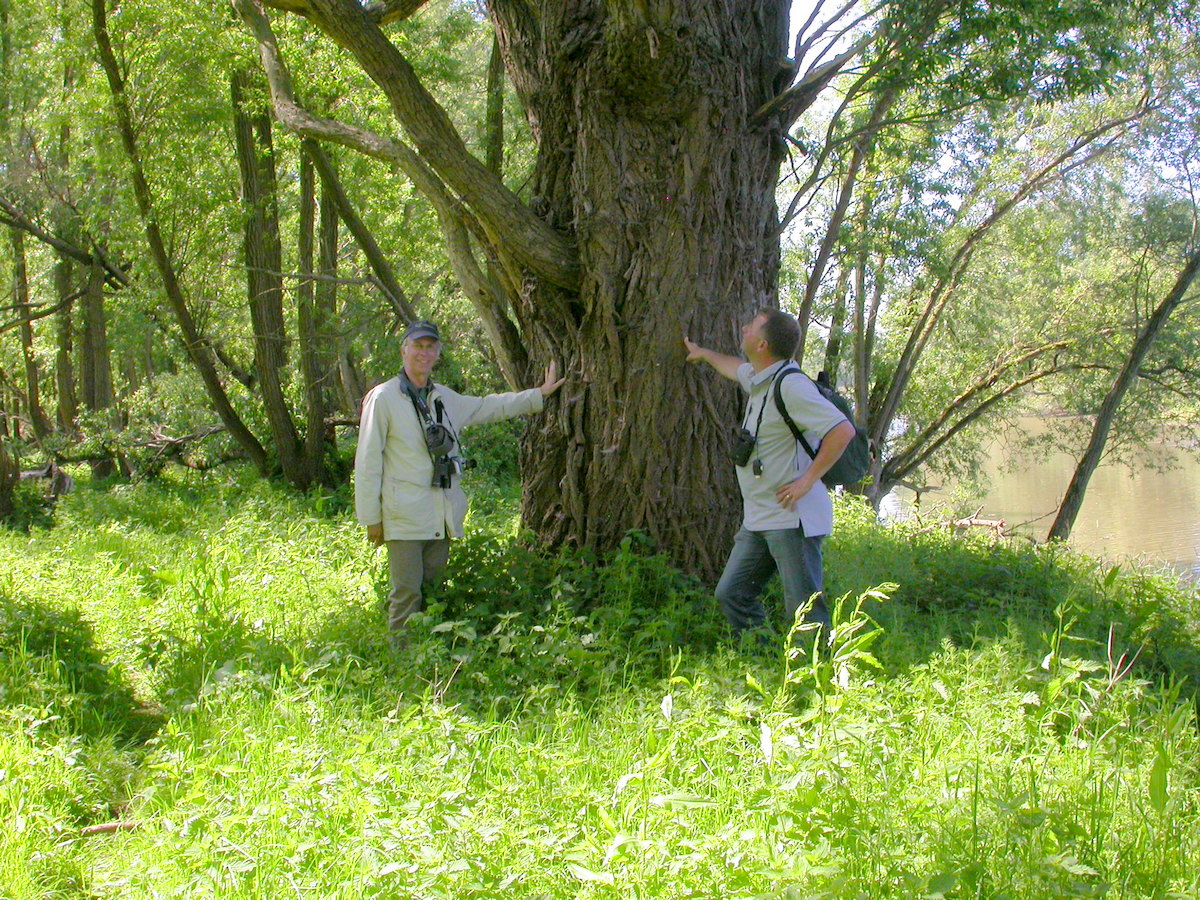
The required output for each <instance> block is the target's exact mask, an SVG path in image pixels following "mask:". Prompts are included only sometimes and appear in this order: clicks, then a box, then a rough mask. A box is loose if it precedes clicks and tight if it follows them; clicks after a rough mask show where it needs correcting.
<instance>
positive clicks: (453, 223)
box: [235, 0, 525, 384]
mask: <svg viewBox="0 0 1200 900" xmlns="http://www.w3.org/2000/svg"><path fill="white" fill-rule="evenodd" d="M235 2H236V3H237V6H238V10H239V11H240V12H241V13H242V15H243V17H245V18H246V21H247V23H248V24H249V25H250V26H251V28H252V30H253V31H254V34H255V36H256V37H257V38H258V40H259V50H260V53H261V56H262V61H263V68H264V70H265V71H266V74H267V82H268V84H269V85H270V88H271V98H272V101H273V103H274V105H275V114H276V116H277V117H278V118H279V121H280V122H281V123H282V124H283V125H284V126H285V127H287V128H290V129H291V130H293V131H295V132H296V133H297V134H300V135H302V136H304V137H306V138H322V139H325V140H330V141H333V142H335V143H338V144H342V145H343V146H346V147H350V148H352V149H355V150H358V151H359V152H362V153H366V154H367V155H370V156H373V157H375V158H377V159H383V160H386V161H388V162H392V163H395V164H396V165H397V166H398V167H399V168H400V170H401V171H402V172H403V173H404V174H405V175H406V176H407V177H408V179H409V180H410V181H412V183H413V184H414V185H415V186H416V188H417V190H418V191H420V192H421V193H422V194H423V195H424V196H425V197H426V198H427V199H428V200H429V202H430V203H431V204H432V206H433V208H434V211H435V212H436V213H437V216H438V222H439V224H440V226H441V230H442V234H443V236H444V237H445V240H446V251H447V255H448V256H449V259H450V265H451V267H452V268H453V269H454V274H455V277H456V278H457V279H458V282H459V284H460V285H461V286H462V289H463V291H464V292H465V293H466V295H467V297H468V298H469V299H470V300H471V302H472V303H473V304H475V307H476V309H477V310H478V312H479V314H480V317H481V318H482V319H483V322H484V326H485V328H486V329H487V331H488V334H489V337H490V338H491V340H492V343H493V347H494V348H495V350H496V355H497V359H498V362H499V363H500V368H501V371H502V372H503V373H504V376H505V380H506V381H508V382H509V383H510V384H517V383H518V382H519V381H520V379H521V378H522V376H523V373H524V369H525V354H524V348H523V345H522V344H521V341H520V339H519V336H518V335H517V332H516V328H515V327H514V326H513V325H512V322H511V321H510V320H509V319H508V317H507V316H506V315H505V314H504V302H503V297H501V296H499V295H498V293H497V291H496V289H495V286H494V285H493V283H492V282H491V281H490V280H489V279H488V278H487V277H486V276H485V275H484V273H483V271H482V269H481V268H480V266H479V263H478V261H477V260H476V259H475V255H474V252H473V251H472V249H471V241H470V230H471V227H472V226H475V227H478V225H477V224H476V223H475V222H474V221H473V217H472V216H471V215H470V214H469V213H468V211H467V210H466V209H465V208H464V207H463V206H462V204H461V203H459V202H458V201H457V200H456V199H455V198H454V197H453V196H452V195H451V194H450V192H449V190H448V189H447V188H446V186H445V185H444V184H443V183H442V181H441V179H440V178H438V176H437V175H436V174H435V173H434V172H433V171H432V170H431V169H430V168H429V167H428V166H427V165H426V164H425V161H424V160H423V159H422V158H421V156H420V155H419V154H418V153H416V152H415V151H414V150H412V148H410V147H408V146H407V145H406V144H404V143H403V142H402V141H397V140H393V139H391V138H385V137H382V136H380V135H377V134H375V133H373V132H370V131H366V130H364V129H360V128H355V127H353V126H349V125H346V124H344V123H342V122H337V121H335V120H332V119H324V118H319V117H317V116H314V115H313V114H312V113H310V112H309V111H308V110H306V109H304V107H302V106H301V105H300V104H299V103H298V102H297V101H296V98H295V94H294V91H293V88H292V81H291V75H290V73H289V72H288V69H287V66H286V64H285V63H284V61H283V57H282V56H281V54H280V53H279V47H278V44H277V43H276V41H275V35H274V32H273V31H272V30H271V27H270V23H269V22H267V20H266V16H265V15H264V14H263V13H262V10H261V9H260V8H258V6H257V5H256V4H255V3H253V2H252V0H235ZM315 161H316V160H315V159H314V162H315ZM318 171H320V167H319V166H318ZM347 225H349V223H347Z"/></svg>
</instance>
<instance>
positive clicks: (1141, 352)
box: [1047, 251, 1200, 541]
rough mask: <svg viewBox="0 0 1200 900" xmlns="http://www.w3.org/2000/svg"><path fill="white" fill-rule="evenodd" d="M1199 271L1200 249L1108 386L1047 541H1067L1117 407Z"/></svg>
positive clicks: (1105, 441)
mask: <svg viewBox="0 0 1200 900" xmlns="http://www.w3.org/2000/svg"><path fill="white" fill-rule="evenodd" d="M1198 270H1200V251H1197V252H1195V253H1193V254H1192V256H1191V258H1190V259H1189V260H1188V261H1187V263H1186V264H1185V265H1184V267H1183V270H1182V271H1181V272H1180V273H1179V277H1178V278H1176V280H1175V285H1174V287H1173V288H1171V291H1170V292H1169V293H1168V294H1167V296H1166V297H1164V298H1163V299H1162V302H1161V303H1159V304H1158V307H1157V308H1156V309H1155V310H1154V314H1153V315H1151V316H1150V318H1149V319H1147V320H1146V322H1145V324H1144V325H1143V326H1142V330H1141V332H1140V333H1139V334H1138V336H1137V340H1135V341H1134V342H1133V347H1132V348H1131V349H1130V351H1129V358H1128V359H1127V360H1126V361H1125V365H1124V366H1123V367H1122V369H1121V371H1120V372H1119V373H1117V377H1116V379H1115V380H1114V381H1113V384H1112V387H1110V388H1109V390H1108V394H1107V395H1106V396H1105V397H1104V402H1103V403H1102V404H1101V405H1100V412H1098V413H1097V414H1096V421H1095V423H1094V424H1093V425H1092V435H1091V438H1090V439H1089V441H1088V446H1087V450H1085V451H1084V454H1083V456H1082V457H1081V458H1080V460H1079V464H1078V465H1077V466H1076V467H1075V473H1074V474H1073V475H1072V476H1071V483H1070V484H1069V485H1068V486H1067V492H1066V493H1065V494H1064V495H1063V499H1062V503H1061V504H1060V505H1059V507H1058V515H1056V516H1055V517H1054V524H1053V525H1051V526H1050V533H1049V534H1048V535H1047V540H1059V541H1065V540H1066V539H1067V538H1069V537H1070V536H1071V529H1072V528H1074V527H1075V519H1076V517H1077V516H1078V515H1079V510H1080V508H1081V507H1082V506H1083V498H1084V495H1085V494H1086V493H1087V487H1088V483H1089V482H1090V481H1091V479H1092V474H1093V473H1094V472H1095V471H1096V467H1097V466H1099V465H1100V459H1101V457H1102V456H1103V455H1104V448H1105V446H1106V445H1107V443H1108V435H1109V432H1110V431H1111V429H1112V423H1113V420H1114V419H1115V418H1116V416H1117V410H1118V409H1120V408H1121V401H1123V400H1124V399H1125V395H1126V394H1127V393H1128V392H1129V388H1130V387H1131V386H1132V385H1133V382H1134V380H1135V379H1136V378H1137V377H1138V372H1139V371H1141V368H1142V363H1143V362H1144V361H1145V359H1146V355H1147V354H1148V353H1149V352H1150V348H1151V347H1153V346H1154V342H1155V341H1156V340H1157V339H1158V336H1159V335H1160V334H1161V333H1162V330H1163V327H1164V326H1165V325H1166V324H1167V320H1168V319H1170V318H1171V314H1172V313H1174V312H1175V310H1176V309H1178V308H1179V305H1180V304H1181V303H1183V302H1184V299H1185V297H1186V295H1187V291H1188V288H1189V287H1191V284H1192V281H1194V280H1195V278H1196V273H1197V271H1198Z"/></svg>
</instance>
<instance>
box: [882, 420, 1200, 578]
mask: <svg viewBox="0 0 1200 900" xmlns="http://www.w3.org/2000/svg"><path fill="white" fill-rule="evenodd" d="M1017 424H1018V427H1021V428H1024V429H1030V430H1034V431H1044V430H1045V424H1044V423H1043V422H1042V421H1041V420H1040V419H1037V418H1033V417H1024V418H1022V419H1019V420H1018V422H1017ZM987 452H988V457H987V461H986V463H985V465H984V472H985V474H986V476H987V491H986V493H984V494H982V495H981V496H979V497H976V498H974V499H973V500H971V503H972V504H973V505H972V508H971V511H974V509H975V508H978V507H981V508H982V509H981V512H980V513H979V515H980V517H981V518H986V519H1003V520H1004V521H1005V523H1006V530H1010V531H1015V532H1018V533H1023V534H1029V535H1032V536H1033V537H1035V538H1037V539H1038V540H1043V539H1044V538H1045V537H1046V533H1047V532H1048V531H1049V530H1050V524H1051V523H1052V522H1053V521H1054V514H1055V513H1056V512H1057V510H1058V504H1059V501H1060V500H1061V499H1062V495H1063V493H1064V492H1065V491H1066V489H1067V485H1068V484H1069V483H1070V480H1071V475H1072V473H1073V472H1074V471H1075V465H1076V462H1077V461H1076V460H1075V459H1074V458H1072V457H1070V456H1068V455H1067V454H1065V453H1056V454H1053V455H1051V456H1049V457H1048V458H1045V459H1032V460H1030V462H1029V464H1028V465H1021V466H1020V467H1014V466H1013V465H1012V459H1011V456H1012V454H1013V453H1014V452H1016V451H1015V450H1014V449H1013V447H1012V446H1011V444H1008V443H1006V442H1004V441H1003V440H997V441H995V442H993V443H992V444H991V445H990V446H989V447H988V448H987ZM1147 456H1150V457H1156V458H1159V459H1167V460H1170V461H1172V462H1173V463H1174V465H1172V466H1171V467H1170V468H1169V470H1167V471H1160V470H1159V469H1158V468H1157V467H1154V466H1139V467H1137V468H1135V469H1130V468H1129V467H1127V466H1123V465H1119V464H1115V463H1104V464H1102V465H1101V466H1100V467H1099V468H1098V469H1097V470H1096V472H1095V474H1094V475H1092V480H1091V482H1090V483H1089V485H1088V490H1087V494H1086V495H1085V499H1084V503H1083V508H1082V509H1081V510H1080V512H1079V516H1078V518H1076V520H1075V527H1074V529H1073V530H1072V533H1071V538H1070V544H1071V545H1072V546H1073V547H1076V548H1077V549H1079V550H1082V551H1084V552H1086V553H1089V554H1091V555H1093V556H1098V557H1100V558H1102V559H1107V560H1111V561H1113V562H1122V561H1125V560H1137V561H1139V562H1142V563H1146V564H1149V565H1157V564H1164V563H1165V564H1166V565H1168V566H1171V567H1172V568H1174V569H1176V570H1178V571H1180V572H1182V573H1184V574H1185V575H1189V576H1190V577H1191V579H1192V580H1196V581H1200V460H1197V458H1196V456H1195V455H1193V454H1189V453H1186V452H1184V451H1183V450H1181V449H1179V448H1178V447H1175V446H1172V445H1168V444H1155V445H1151V446H1150V447H1148V448H1147ZM897 493H898V494H899V496H898V498H897V500H898V505H899V506H900V509H898V510H896V511H897V512H901V514H903V512H902V510H904V509H907V508H909V507H910V504H911V498H912V495H911V494H906V493H905V492H904V491H903V489H900V490H898V492H897ZM943 496H945V492H942V493H931V494H927V495H926V499H925V500H924V501H923V502H924V503H925V504H926V505H927V506H930V505H936V504H937V503H938V501H939V500H940V499H941V497H943Z"/></svg>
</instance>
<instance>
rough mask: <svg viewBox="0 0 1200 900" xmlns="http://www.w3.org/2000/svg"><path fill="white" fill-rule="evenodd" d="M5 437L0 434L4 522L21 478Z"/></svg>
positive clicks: (2, 415) (0, 499)
mask: <svg viewBox="0 0 1200 900" xmlns="http://www.w3.org/2000/svg"><path fill="white" fill-rule="evenodd" d="M6 418H7V416H6V415H5V413H4V410H3V409H0V420H5V419H6ZM5 437H6V435H5V434H0V522H6V521H8V520H9V519H11V518H12V514H13V511H14V508H15V502H14V495H15V492H16V488H17V482H18V481H20V479H21V468H20V466H18V465H17V461H16V460H15V459H13V456H12V454H11V453H9V452H8V442H7V441H6V440H5Z"/></svg>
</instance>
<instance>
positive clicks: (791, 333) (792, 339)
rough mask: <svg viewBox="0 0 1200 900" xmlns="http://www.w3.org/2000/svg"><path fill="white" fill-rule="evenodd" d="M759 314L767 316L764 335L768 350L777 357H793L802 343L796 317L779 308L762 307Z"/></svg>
mask: <svg viewBox="0 0 1200 900" xmlns="http://www.w3.org/2000/svg"><path fill="white" fill-rule="evenodd" d="M758 314H759V315H760V316H765V317H766V321H764V322H763V327H762V335H763V338H764V339H765V340H766V342H767V350H769V351H770V353H771V355H772V356H773V357H775V358H776V359H791V358H792V357H793V356H794V355H795V354H796V347H797V346H798V345H799V343H800V326H799V324H797V322H796V319H795V318H794V317H793V316H790V315H788V314H787V313H785V312H784V311H783V310H779V309H760V310H759V311H758Z"/></svg>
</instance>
